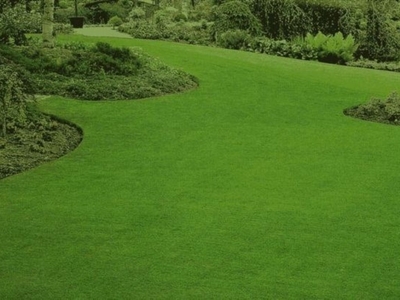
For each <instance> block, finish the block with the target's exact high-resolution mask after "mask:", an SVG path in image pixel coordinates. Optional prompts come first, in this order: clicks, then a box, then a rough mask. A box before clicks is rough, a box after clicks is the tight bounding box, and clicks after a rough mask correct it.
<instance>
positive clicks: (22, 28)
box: [0, 5, 42, 45]
mask: <svg viewBox="0 0 400 300" xmlns="http://www.w3.org/2000/svg"><path fill="white" fill-rule="evenodd" d="M41 25H42V24H41V16H40V14H38V13H28V12H26V11H25V8H24V7H23V6H21V5H17V6H15V7H13V8H7V9H5V10H3V11H2V12H1V13H0V44H1V43H3V44H16V45H24V44H26V43H27V39H26V37H25V33H38V32H41Z"/></svg>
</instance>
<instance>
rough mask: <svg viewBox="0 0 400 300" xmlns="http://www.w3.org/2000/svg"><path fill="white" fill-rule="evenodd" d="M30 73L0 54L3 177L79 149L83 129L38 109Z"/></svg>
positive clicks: (1, 165) (0, 138)
mask: <svg viewBox="0 0 400 300" xmlns="http://www.w3.org/2000/svg"><path fill="white" fill-rule="evenodd" d="M28 76H29V74H28V73H27V72H25V71H24V70H23V69H21V67H20V66H18V65H15V64H14V63H12V62H11V61H9V60H8V59H5V58H4V57H0V117H1V136H0V151H1V157H2V160H3V159H4V160H5V161H2V162H1V163H0V178H3V177H6V176H9V175H12V174H15V173H19V172H21V171H23V170H26V169H28V168H31V167H34V166H36V165H38V164H39V163H41V162H42V161H43V160H45V161H48V160H51V159H55V158H57V157H60V156H61V155H64V154H65V153H67V152H69V151H70V150H72V149H73V148H75V147H76V146H77V145H78V144H79V142H80V141H81V136H82V134H81V132H79V130H78V129H77V128H76V127H75V126H72V125H70V124H67V123H68V122H65V121H62V122H61V121H59V120H57V119H56V118H55V117H52V116H48V115H45V114H43V113H41V112H39V111H38V110H37V109H36V106H35V103H34V97H33V95H32V94H31V93H32V86H31V85H30V84H31V83H32V82H31V81H30V79H29V78H28Z"/></svg>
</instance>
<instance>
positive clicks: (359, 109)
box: [344, 92, 400, 125]
mask: <svg viewBox="0 0 400 300" xmlns="http://www.w3.org/2000/svg"><path fill="white" fill-rule="evenodd" d="M344 114H346V115H348V116H352V117H355V118H359V119H362V120H367V121H373V122H380V123H387V124H394V125H400V96H399V95H398V94H397V92H393V93H392V94H390V95H389V96H388V98H387V99H386V100H381V99H377V98H372V99H371V100H370V101H369V102H367V103H365V104H362V105H359V106H355V107H351V108H348V109H345V110H344Z"/></svg>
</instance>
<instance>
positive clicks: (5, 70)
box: [0, 64, 30, 139]
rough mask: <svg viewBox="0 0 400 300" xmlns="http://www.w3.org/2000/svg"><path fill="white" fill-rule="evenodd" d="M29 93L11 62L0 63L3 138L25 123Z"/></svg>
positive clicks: (1, 127)
mask: <svg viewBox="0 0 400 300" xmlns="http://www.w3.org/2000/svg"><path fill="white" fill-rule="evenodd" d="M29 98H30V97H29V94H28V91H27V89H26V87H25V86H24V82H23V80H22V79H21V76H20V74H19V73H18V69H15V68H14V67H13V64H2V65H0V119H1V123H0V132H1V135H2V136H3V138H4V139H6V138H7V134H8V133H10V132H11V133H13V132H15V131H16V130H17V129H18V127H22V126H24V125H25V124H26V121H27V115H26V107H27V102H28V99H29Z"/></svg>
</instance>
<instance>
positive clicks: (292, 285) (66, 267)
mask: <svg viewBox="0 0 400 300" xmlns="http://www.w3.org/2000/svg"><path fill="white" fill-rule="evenodd" d="M58 38H59V39H71V38H70V37H63V36H60V37H58ZM73 39H75V40H81V41H89V42H94V41H97V40H102V41H108V42H110V43H112V44H113V45H118V46H135V47H141V48H143V50H144V51H145V52H146V53H149V54H151V55H153V56H156V57H159V58H160V59H161V60H162V61H164V62H166V63H167V64H170V65H172V66H175V67H178V68H181V69H183V70H185V71H187V72H189V73H191V74H193V75H195V76H196V77H198V78H199V79H200V87H199V88H198V89H197V90H194V91H190V92H186V93H182V94H177V95H169V96H164V97H160V98H149V99H144V100H139V101H102V102H88V101H77V100H72V99H63V98H59V97H53V98H49V99H46V100H43V101H41V102H40V107H41V108H42V109H43V110H44V111H45V112H48V113H52V114H56V115H58V116H60V117H62V118H64V119H67V120H70V121H72V122H74V123H76V124H78V125H79V126H80V127H81V128H83V130H84V133H85V138H84V140H83V142H82V143H81V145H80V146H79V147H78V148H77V149H76V150H75V151H74V152H72V153H70V154H69V155H67V156H64V157H62V158H61V159H59V160H57V161H54V162H51V163H48V164H45V165H42V166H40V167H38V168H36V169H33V170H30V171H28V172H25V173H22V174H18V175H16V176H12V177H9V178H6V179H4V180H1V181H0V226H1V228H2V231H0V239H1V241H2V243H1V246H0V257H1V260H0V298H1V299H324V298H327V299H377V298H379V299H398V298H399V297H400V286H399V285H398V282H400V273H399V272H398V270H399V269H400V260H399V258H398V253H399V251H400V237H399V230H398V228H399V226H400V219H399V218H398V212H399V211H400V203H399V201H398V199H399V196H398V195H399V192H400V188H399V185H398V182H399V180H400V174H399V172H398V166H399V165H400V156H399V154H398V149H399V148H398V147H399V143H398V141H399V140H400V128H398V127H395V126H388V125H383V124H377V123H371V122H364V121H361V120H357V119H353V118H349V117H346V116H344V115H343V113H342V111H343V109H344V108H346V107H349V106H352V105H356V104H359V103H361V102H364V101H366V100H368V99H369V98H370V97H371V96H376V97H385V96H386V95H388V94H389V93H390V92H391V91H393V90H396V88H397V87H398V86H399V82H400V75H399V74H394V73H389V72H382V71H373V70H364V69H357V68H349V67H341V66H335V65H327V64H321V63H316V62H304V61H298V60H292V59H285V58H279V57H271V56H267V55H259V54H254V53H245V52H240V51H230V50H224V49H218V48H208V47H202V46H191V45H184V44H177V43H170V42H161V41H145V40H134V39H119V38H100V37H84V36H74V37H73Z"/></svg>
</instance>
